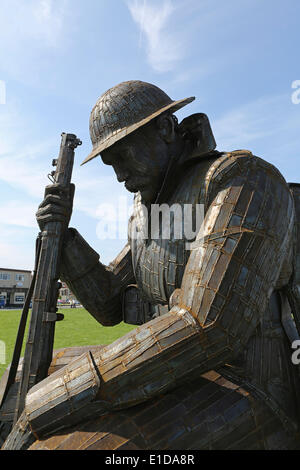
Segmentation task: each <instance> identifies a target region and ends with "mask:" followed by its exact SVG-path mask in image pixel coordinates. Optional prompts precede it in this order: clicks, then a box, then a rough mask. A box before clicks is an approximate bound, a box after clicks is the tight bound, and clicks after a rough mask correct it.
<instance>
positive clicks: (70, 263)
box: [61, 228, 135, 326]
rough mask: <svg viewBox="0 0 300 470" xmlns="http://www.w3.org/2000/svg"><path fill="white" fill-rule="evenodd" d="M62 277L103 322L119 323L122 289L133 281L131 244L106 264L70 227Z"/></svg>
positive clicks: (105, 323)
mask: <svg viewBox="0 0 300 470" xmlns="http://www.w3.org/2000/svg"><path fill="white" fill-rule="evenodd" d="M61 279H62V280H63V281H65V282H66V284H67V285H68V287H69V288H70V290H71V291H72V292H73V293H74V294H75V296H76V298H77V299H78V300H79V301H80V302H81V303H82V305H83V306H84V307H85V308H86V310H87V311H88V312H89V313H90V314H91V315H92V316H93V317H94V318H95V319H96V320H97V321H99V322H100V323H101V324H102V325H104V326H112V325H115V324H118V323H120V322H121V321H122V292H123V289H124V288H125V287H126V286H127V285H128V284H133V283H134V282H135V278H134V274H133V269H132V261H131V251H130V247H129V245H128V244H127V245H125V247H124V248H123V250H122V251H121V252H120V253H119V255H118V256H117V257H116V259H115V260H114V261H113V262H112V263H111V264H110V265H109V266H105V265H103V264H102V263H101V262H100V261H99V255H98V253H96V252H95V251H94V250H93V249H92V248H91V247H90V246H89V245H88V243H87V242H86V241H85V240H84V239H83V238H82V237H81V235H80V234H79V233H78V232H77V230H75V229H73V228H70V229H69V230H68V235H67V238H66V242H65V246H64V249H63V257H62V266H61Z"/></svg>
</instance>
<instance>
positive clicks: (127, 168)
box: [101, 125, 169, 202]
mask: <svg viewBox="0 0 300 470" xmlns="http://www.w3.org/2000/svg"><path fill="white" fill-rule="evenodd" d="M101 158H102V161H103V163H105V164H106V165H112V166H113V168H114V171H115V173H116V176H117V179H118V181H119V182H125V187H126V189H127V190H128V191H130V192H132V193H136V192H138V191H140V192H141V196H142V198H143V200H144V201H146V202H153V201H154V200H155V198H156V195H157V193H158V191H159V189H160V187H161V184H162V181H163V176H164V174H165V172H166V169H167V166H168V161H169V155H168V149H167V146H166V144H165V143H164V141H163V140H162V139H161V138H160V137H159V134H158V132H157V129H156V127H155V125H150V126H149V125H147V126H144V127H142V128H140V129H138V130H137V131H135V132H133V133H132V134H129V135H128V136H127V137H125V138H124V139H122V140H120V141H118V142H116V143H115V144H114V145H113V146H112V147H109V148H108V149H106V150H104V151H103V152H102V153H101Z"/></svg>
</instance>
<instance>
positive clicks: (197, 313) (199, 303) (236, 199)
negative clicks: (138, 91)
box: [95, 153, 293, 408]
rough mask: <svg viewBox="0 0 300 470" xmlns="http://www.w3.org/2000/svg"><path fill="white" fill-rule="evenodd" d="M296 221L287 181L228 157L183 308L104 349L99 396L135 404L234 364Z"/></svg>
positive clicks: (254, 162)
mask: <svg viewBox="0 0 300 470" xmlns="http://www.w3.org/2000/svg"><path fill="white" fill-rule="evenodd" d="M292 224H293V205H292V200H291V196H290V193H289V190H288V187H287V184H286V183H285V181H284V179H283V178H282V176H281V175H280V173H279V172H278V171H277V170H276V169H275V168H274V167H272V165H269V164H267V163H266V162H264V161H263V160H261V159H259V158H257V157H253V156H250V155H249V154H243V153H242V154H239V153H237V154H233V155H232V156H230V157H228V156H227V157H224V158H221V159H219V161H218V162H217V164H216V165H214V167H213V170H212V171H211V173H210V175H209V179H208V183H207V211H206V215H205V219H204V223H203V230H200V233H199V236H198V238H197V240H196V242H195V243H194V245H193V248H192V250H191V253H190V256H189V260H188V263H187V266H186V269H185V273H184V276H183V280H182V285H181V288H180V289H179V290H178V291H177V292H176V296H174V299H175V300H174V306H173V307H172V308H171V310H170V311H169V312H168V313H166V314H165V315H163V316H162V317H159V318H156V319H154V320H152V321H150V322H149V323H147V324H145V325H143V326H141V327H139V328H137V329H136V330H134V331H132V332H130V333H129V334H127V335H126V336H124V337H123V338H121V339H119V340H118V341H116V342H115V343H113V344H111V345H109V346H107V347H105V348H104V349H103V350H102V351H100V352H99V353H97V354H96V356H95V361H96V364H97V366H98V368H99V372H100V376H101V386H100V391H99V396H98V398H99V399H101V400H103V402H104V403H106V406H107V407H108V408H120V407H126V406H129V405H132V404H136V403H138V402H141V401H144V400H146V399H148V398H151V397H153V396H155V395H158V394H160V393H162V392H164V391H166V390H168V389H171V388H173V387H174V386H176V385H177V384H181V383H182V382H183V381H184V380H185V379H186V378H189V377H191V376H192V375H193V374H194V373H197V375H198V374H201V373H204V372H206V371H208V370H210V369H213V368H216V367H218V366H221V365H223V364H225V363H230V361H231V359H233V358H234V356H235V355H236V354H238V353H239V352H240V351H241V349H242V348H244V347H245V345H246V344H247V341H248V339H249V337H250V336H251V335H252V334H253V333H254V331H255V328H256V326H257V325H258V323H259V322H260V320H261V318H262V315H263V314H264V311H265V308H266V305H267V302H268V300H269V298H270V296H271V293H272V291H273V289H274V286H275V284H276V281H277V279H278V276H279V274H280V270H281V266H282V263H283V259H284V257H285V254H286V251H287V249H288V248H289V246H290V241H291V231H292Z"/></svg>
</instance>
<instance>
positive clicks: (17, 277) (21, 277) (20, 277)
mask: <svg viewBox="0 0 300 470" xmlns="http://www.w3.org/2000/svg"><path fill="white" fill-rule="evenodd" d="M16 281H21V282H23V281H24V274H16Z"/></svg>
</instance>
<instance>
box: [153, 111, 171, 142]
mask: <svg viewBox="0 0 300 470" xmlns="http://www.w3.org/2000/svg"><path fill="white" fill-rule="evenodd" d="M175 124H176V123H175V120H174V119H173V117H172V116H171V115H170V114H162V115H161V116H159V117H158V118H157V121H156V125H157V127H158V132H159V134H160V137H161V138H162V140H164V141H165V142H166V143H167V144H170V143H172V142H173V141H174V140H175Z"/></svg>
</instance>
